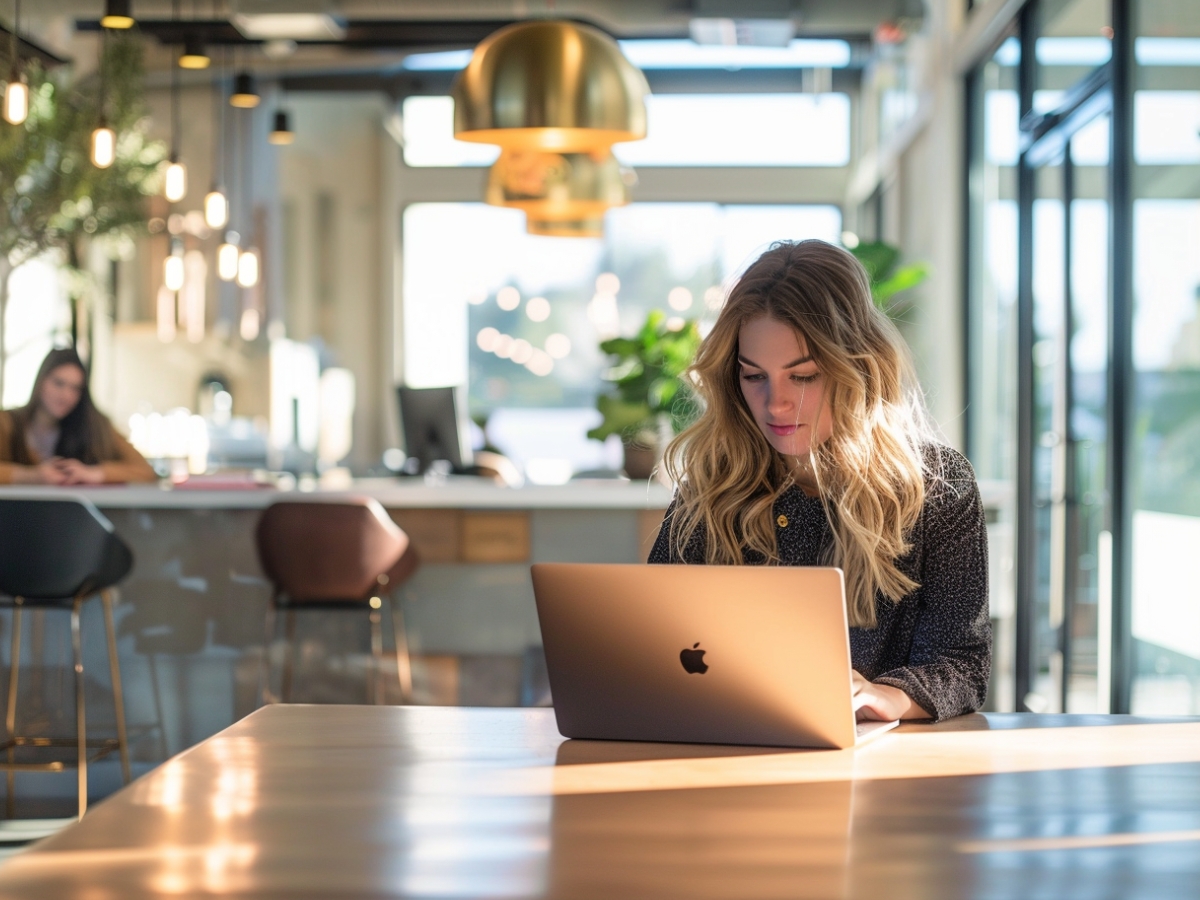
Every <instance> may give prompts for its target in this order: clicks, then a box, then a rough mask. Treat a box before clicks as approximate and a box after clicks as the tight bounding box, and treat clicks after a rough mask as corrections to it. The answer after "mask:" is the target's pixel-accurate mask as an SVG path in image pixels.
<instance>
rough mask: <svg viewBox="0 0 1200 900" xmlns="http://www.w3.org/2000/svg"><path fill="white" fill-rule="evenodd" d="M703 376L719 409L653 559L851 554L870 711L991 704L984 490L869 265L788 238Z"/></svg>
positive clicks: (702, 368) (857, 700)
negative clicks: (944, 425) (934, 403)
mask: <svg viewBox="0 0 1200 900" xmlns="http://www.w3.org/2000/svg"><path fill="white" fill-rule="evenodd" d="M692 372H693V374H694V375H695V379H696V381H695V386H696V391H697V393H698V394H699V395H700V397H701V399H702V400H703V401H704V410H703V412H702V414H701V416H700V418H699V420H698V421H697V422H696V423H695V424H694V425H692V427H691V428H689V429H687V430H686V431H684V432H683V433H682V434H681V435H680V436H679V437H678V438H677V439H676V440H675V442H674V443H672V445H671V446H670V447H669V448H668V450H667V467H668V472H669V473H670V475H671V477H672V479H673V480H674V481H675V482H676V484H678V485H679V488H678V492H677V493H676V495H675V500H674V502H673V503H672V504H671V508H670V509H669V510H668V511H667V517H666V521H665V522H664V523H663V526H662V530H661V532H660V533H659V536H658V541H657V543H656V544H655V547H654V549H653V551H652V552H651V554H650V562H652V563H699V564H705V563H707V564H722V565H802V566H812V565H831V566H838V567H840V568H841V569H843V571H844V573H845V584H846V612H847V619H848V621H849V625H850V656H851V661H852V663H853V666H854V674H853V691H854V706H855V709H856V710H857V712H858V716H859V718H866V719H909V718H933V719H945V718H948V717H950V716H957V715H961V714H963V713H967V712H973V711H974V710H977V709H979V707H980V706H981V705H982V704H983V701H984V698H985V695H986V693H987V686H988V676H989V673H990V666H991V649H992V635H991V622H990V620H989V618H988V595H987V587H988V581H987V534H986V528H985V525H984V518H983V506H982V504H981V502H980V497H979V487H978V485H977V484H976V483H975V475H974V472H973V471H972V470H971V465H970V463H968V462H967V460H966V459H964V458H963V457H962V456H961V455H960V454H958V453H957V452H955V451H954V450H952V449H951V448H949V447H946V446H943V445H941V444H940V443H939V442H938V440H937V436H936V434H935V432H934V431H933V429H932V428H931V427H930V426H929V425H928V424H927V420H926V415H925V408H924V401H923V397H922V396H921V392H920V390H919V388H918V386H917V383H916V378H915V376H914V374H913V371H912V367H911V364H910V363H909V359H908V352H907V348H906V347H905V346H904V342H903V339H902V338H901V337H900V335H899V333H898V332H897V331H896V329H895V327H894V326H893V325H892V324H891V322H889V321H888V319H887V317H886V316H885V315H883V313H881V312H880V311H879V310H878V309H877V308H876V307H875V305H874V304H873V303H872V301H871V289H870V282H869V280H868V278H867V273H866V272H865V271H864V269H863V267H862V266H861V265H860V264H859V262H858V261H857V260H856V259H855V258H854V257H853V256H851V255H850V254H849V253H847V252H846V251H845V250H842V249H840V248H838V247H834V246H832V245H830V244H826V243H824V242H822V241H802V242H800V243H795V244H791V243H781V244H777V245H775V246H774V247H772V248H771V249H770V250H768V251H767V252H766V253H764V254H763V255H762V256H761V257H760V258H759V259H758V260H757V261H756V262H755V263H754V264H753V265H751V266H750V267H749V268H748V269H747V270H746V272H745V274H744V275H742V277H741V278H740V279H739V281H738V283H737V284H736V285H735V286H734V288H733V290H732V291H731V292H730V295H729V299H728V300H727V301H726V303H725V305H724V308H723V309H722V310H721V314H720V316H719V317H718V318H717V322H716V324H715V325H714V327H713V330H712V331H711V332H710V333H709V335H708V337H707V338H705V340H704V343H703V344H702V345H701V347H700V350H699V353H698V355H697V357H696V361H695V363H694V364H693V367H692ZM737 599H738V598H736V597H731V598H730V602H731V603H736V602H737ZM797 689H798V690H802V689H803V687H802V686H800V685H798V686H797Z"/></svg>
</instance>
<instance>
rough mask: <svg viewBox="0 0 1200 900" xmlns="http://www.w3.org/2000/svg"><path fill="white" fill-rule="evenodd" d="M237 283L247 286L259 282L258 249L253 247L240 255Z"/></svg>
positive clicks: (252, 285)
mask: <svg viewBox="0 0 1200 900" xmlns="http://www.w3.org/2000/svg"><path fill="white" fill-rule="evenodd" d="M237 283H238V284H240V285H241V286H242V287H246V288H248V287H254V286H255V285H256V284H258V251H257V250H255V249H254V248H253V247H251V248H250V249H249V250H245V251H243V252H242V255H241V256H239V257H238V267H237Z"/></svg>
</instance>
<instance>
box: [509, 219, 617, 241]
mask: <svg viewBox="0 0 1200 900" xmlns="http://www.w3.org/2000/svg"><path fill="white" fill-rule="evenodd" d="M525 231H526V232H527V233H528V234H537V235H541V236H543V237H586V238H598V237H604V217H603V216H599V217H597V218H594V219H560V220H547V219H535V218H534V217H533V216H532V215H528V214H527V215H526V216H525Z"/></svg>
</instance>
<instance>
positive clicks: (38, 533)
mask: <svg viewBox="0 0 1200 900" xmlns="http://www.w3.org/2000/svg"><path fill="white" fill-rule="evenodd" d="M132 567H133V554H131V553H130V552H129V548H128V547H127V546H126V545H125V542H124V541H122V540H121V539H120V538H119V537H117V536H116V534H114V533H113V527H112V524H111V523H110V522H109V521H108V519H106V518H104V516H102V515H101V514H100V511H99V510H98V509H96V507H95V506H93V505H92V504H91V503H90V502H89V501H88V500H86V499H84V498H82V497H72V498H63V499H57V498H56V499H53V500H0V594H3V595H5V596H4V598H3V599H0V603H3V604H4V605H10V606H11V607H12V610H13V615H12V657H11V660H10V663H11V668H10V670H9V679H8V706H7V711H6V714H5V727H6V730H7V739H6V740H5V742H4V743H3V744H2V745H0V747H2V748H3V749H4V750H5V751H6V757H7V758H6V760H3V761H0V768H3V769H6V770H7V772H8V803H9V814H10V816H11V810H12V803H13V791H14V788H15V781H14V776H15V773H17V772H60V771H62V769H63V768H64V767H65V766H67V765H70V763H65V762H62V761H57V760H56V761H53V762H47V763H32V762H17V761H16V751H17V750H18V749H20V748H45V747H74V748H75V750H76V759H75V765H76V766H77V767H78V769H79V775H78V794H79V816H80V818H82V817H83V814H84V812H85V811H86V810H87V767H88V763H89V762H95V761H96V760H97V759H100V758H101V757H103V756H105V755H107V754H108V753H111V752H112V751H113V750H114V749H116V750H118V751H119V752H120V756H121V774H122V776H123V777H124V779H125V783H126V784H129V743H128V739H127V735H126V733H125V702H124V698H123V693H122V688H121V669H120V666H119V664H118V662H117V639H116V632H115V631H114V629H113V613H112V607H113V599H112V593H113V592H112V588H113V586H114V585H115V584H116V583H117V582H119V581H120V580H121V579H123V578H124V577H125V576H126V575H128V574H129V570H130V569H131V568H132ZM95 596H99V597H100V602H101V604H102V606H103V608H104V627H105V630H106V632H107V635H108V665H109V671H110V674H111V677H112V693H113V706H114V707H115V712H116V720H117V738H116V740H115V741H114V740H96V739H93V740H89V739H88V736H87V723H86V715H85V709H84V677H83V635H82V633H81V632H80V628H79V614H80V611H81V609H82V608H83V604H84V602H86V601H87V600H88V599H90V598H92V597H95ZM26 607H36V608H41V609H57V610H62V611H64V612H70V614H71V650H72V654H73V656H74V663H75V737H74V738H70V739H66V738H48V737H28V736H24V735H19V734H18V733H17V687H18V682H17V678H18V675H19V672H20V663H21V613H22V611H23V610H24V609H25V608H26ZM89 748H90V749H95V750H98V751H99V752H98V753H96V754H94V755H93V756H92V757H91V758H90V759H89V757H88V750H89Z"/></svg>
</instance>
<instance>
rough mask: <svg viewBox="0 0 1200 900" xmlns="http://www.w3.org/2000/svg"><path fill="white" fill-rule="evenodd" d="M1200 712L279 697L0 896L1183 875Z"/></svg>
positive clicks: (962, 887) (648, 893)
mask: <svg viewBox="0 0 1200 900" xmlns="http://www.w3.org/2000/svg"><path fill="white" fill-rule="evenodd" d="M1197 892H1200V721H1195V720H1176V721H1161V720H1159V721H1151V720H1145V719H1134V718H1130V717H1121V716H1103V717H1097V716H1093V717H1084V716H1034V715H987V716H981V715H976V716H968V717H964V718H962V719H957V720H953V721H950V722H946V723H943V724H941V725H937V726H928V725H925V726H921V725H906V726H904V727H902V728H901V729H899V730H898V731H896V732H893V733H891V734H888V735H885V736H883V737H882V738H880V739H879V740H878V741H876V742H874V743H872V744H870V745H868V746H866V747H864V748H863V749H861V750H857V751H854V750H849V751H806V752H796V751H779V750H768V749H761V748H733V747H723V748H714V747H689V746H686V745H661V744H660V745H639V744H601V743H591V742H577V741H572V742H565V743H564V742H563V740H562V738H561V737H559V735H558V733H557V731H556V729H555V727H554V719H553V714H552V712H551V711H550V710H540V709H538V710H521V709H499V710H489V709H455V708H418V707H413V708H399V707H379V708H371V707H353V706H350V707H347V706H338V707H333V706H322V707H317V706H275V707H270V708H267V709H264V710H260V711H259V712H256V713H254V714H253V715H251V716H249V717H248V718H246V719H243V720H242V721H240V722H238V723H237V724H235V725H233V726H232V727H230V728H228V729H226V730H225V731H223V732H221V733H220V734H218V735H216V736H215V737H212V738H210V739H209V740H207V741H204V742H203V743H201V744H199V745H198V746H196V747H194V748H193V749H192V750H189V751H188V752H186V753H183V754H181V755H180V756H177V757H175V758H174V759H172V760H170V761H169V762H167V763H166V764H165V765H163V766H161V767H160V768H158V769H156V770H154V771H153V772H151V773H150V774H148V775H146V776H145V777H143V778H141V779H139V780H138V781H136V782H134V784H132V785H131V786H129V787H128V788H126V789H124V790H122V791H121V792H120V793H118V794H116V795H114V796H113V797H111V798H110V799H108V800H107V801H105V802H103V803H101V804H99V805H97V806H95V807H93V809H92V810H91V811H90V812H89V813H88V815H87V817H86V818H85V819H84V821H83V822H81V823H79V824H77V825H74V826H72V827H70V828H68V829H66V830H65V831H63V832H61V833H59V834H58V835H56V836H54V837H52V838H49V839H47V840H45V841H43V842H41V843H40V844H37V845H35V846H34V847H33V848H31V849H30V850H28V851H26V852H25V853H22V854H20V855H18V856H16V857H14V858H12V859H11V860H10V861H8V862H6V863H5V864H3V865H2V866H0V897H3V898H18V897H19V898H34V897H36V898H38V900H50V898H78V900H109V898H112V900H118V898H119V900H138V898H145V897H163V896H189V897H190V896H198V895H206V894H218V893H219V894H225V895H231V896H244V897H259V898H266V897H270V898H285V897H286V898H302V897H383V896H406V897H501V896H502V897H541V896H549V897H559V898H572V900H587V898H601V897H603V898H640V897H653V898H671V897H687V898H690V900H698V898H709V897H730V898H759V897H779V898H785V897H786V898H796V897H840V896H845V897H869V898H878V897H888V898H908V897H912V898H940V897H954V898H958V897H988V898H1000V897H1013V898H1022V900H1024V898H1036V897H1047V898H1056V900H1057V898H1068V897H1080V898H1089V900H1090V898H1100V897H1122V898H1135V897H1145V898H1155V900H1158V898H1164V897H1182V896H1195V895H1196V894H1197Z"/></svg>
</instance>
